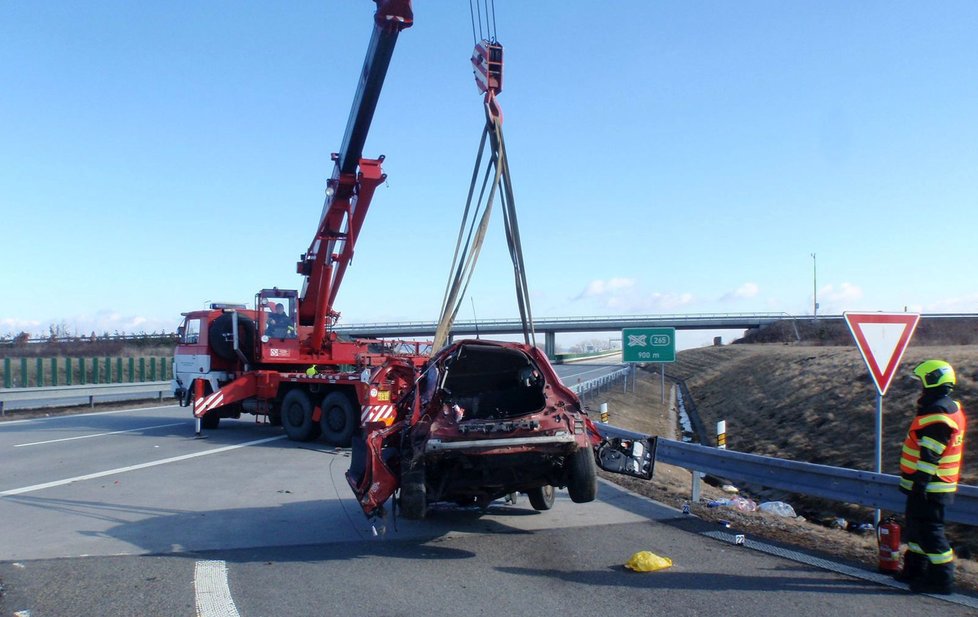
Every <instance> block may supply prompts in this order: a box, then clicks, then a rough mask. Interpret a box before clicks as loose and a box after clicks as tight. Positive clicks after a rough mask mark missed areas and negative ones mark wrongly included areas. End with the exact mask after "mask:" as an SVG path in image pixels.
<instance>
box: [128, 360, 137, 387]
mask: <svg viewBox="0 0 978 617" xmlns="http://www.w3.org/2000/svg"><path fill="white" fill-rule="evenodd" d="M134 381H136V359H135V358H133V357H132V356H129V383H132V382H134Z"/></svg>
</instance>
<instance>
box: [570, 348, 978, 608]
mask: <svg viewBox="0 0 978 617" xmlns="http://www.w3.org/2000/svg"><path fill="white" fill-rule="evenodd" d="M930 357H942V358H945V359H947V360H948V361H949V362H951V363H952V364H953V365H954V366H956V367H958V378H959V388H958V393H957V395H958V398H960V399H961V401H962V403H963V404H964V406H965V409H966V410H968V409H976V408H978V406H976V404H975V403H976V401H975V399H976V398H978V397H976V392H978V391H976V377H978V375H976V373H975V372H974V370H971V369H966V368H964V367H975V366H978V346H966V347H965V346H962V347H943V348H928V347H912V346H911V347H910V348H909V349H908V350H907V353H906V354H905V356H904V362H903V364H902V365H901V367H900V369H899V372H898V374H897V377H896V378H894V382H893V383H892V384H891V386H890V389H889V391H888V393H887V395H886V396H885V397H884V399H883V416H884V419H883V428H884V431H883V434H884V437H883V471H884V472H886V473H896V470H897V467H898V463H897V460H898V453H899V449H900V445H901V444H902V441H903V437H904V435H905V432H906V427H907V425H908V424H909V422H910V419H911V417H912V414H913V408H914V402H915V400H916V397H917V394H918V389H919V386H918V385H917V384H918V382H916V380H915V379H913V378H912V377H907V375H909V374H910V370H911V368H912V367H913V366H914V365H915V364H916V363H918V362H920V361H922V360H924V359H926V358H930ZM667 373H668V374H669V376H677V377H680V378H684V379H686V382H687V384H688V387H689V389H690V392H691V393H692V396H693V398H694V400H695V403H696V406H697V408H698V411H699V413H700V415H701V416H702V418H703V422H704V424H705V425H706V427H707V428H708V430H713V428H714V427H715V426H716V421H717V420H721V419H723V420H726V422H727V433H728V435H727V444H728V447H729V448H730V449H734V450H741V451H745V452H754V453H757V454H764V455H769V456H779V457H781V458H788V459H793V460H800V461H808V462H817V463H822V464H828V465H834V466H841V467H850V468H856V469H866V470H872V469H873V468H874V466H875V463H874V422H875V421H874V415H875V410H876V389H875V387H874V386H873V385H872V381H871V380H870V377H869V374H868V372H867V371H866V368H865V365H864V364H863V361H862V358H861V357H860V356H859V352H858V351H857V350H856V349H855V348H854V347H830V346H821V347H802V346H786V345H783V344H774V345H732V346H724V347H708V348H700V349H694V350H687V351H683V352H680V353H679V354H678V358H677V362H676V363H675V364H672V365H669V366H668V367H667ZM639 375H640V377H639V381H638V384H637V387H636V391H635V393H634V394H632V393H631V387H629V393H627V394H624V393H622V392H621V391H620V390H618V391H612V392H608V393H606V395H604V396H595V397H593V398H592V399H590V400H589V401H588V404H589V405H590V406H591V408H592V409H596V408H597V406H598V404H599V403H600V402H607V403H608V406H609V411H610V413H611V418H610V423H611V424H613V425H616V426H621V427H623V428H629V429H631V430H636V431H642V432H648V433H651V434H657V435H662V436H666V437H670V438H674V437H673V436H674V435H675V431H676V423H675V420H674V418H673V416H674V414H671V413H670V410H669V405H668V403H666V404H663V403H662V402H661V399H660V381H659V377H658V375H653V374H650V373H648V372H641V371H640V373H639ZM666 385H667V388H668V386H669V381H668V380H667V381H666ZM714 437H715V436H713V435H710V438H711V439H712V438H714ZM966 457H967V458H966V461H965V470H964V471H965V481H966V483H968V484H978V482H976V481H975V480H976V468H978V438H972V439H970V440H969V441H968V451H967V453H966ZM608 478H609V479H611V480H613V481H616V482H620V483H622V484H624V485H626V486H628V487H629V488H631V489H632V490H635V491H636V492H640V493H642V494H645V495H648V496H650V497H652V498H653V499H656V500H658V501H661V502H663V503H667V504H669V505H672V506H675V507H681V506H682V505H683V503H684V502H685V501H687V500H688V499H689V494H690V482H691V477H690V474H689V472H688V471H686V470H683V469H679V468H675V467H672V466H669V465H662V464H659V465H657V466H656V474H655V477H654V478H653V480H652V481H651V482H648V483H644V482H636V481H631V480H629V479H623V480H619V479H618V477H614V476H608ZM703 496H704V499H713V498H717V497H722V496H725V495H723V493H722V492H721V491H720V490H719V489H717V488H714V487H710V486H704V487H703ZM775 498H779V499H783V500H784V501H788V502H789V503H791V504H792V505H793V506H795V508H796V510H799V511H802V512H804V513H805V515H806V517H807V518H808V519H810V520H809V521H802V520H795V519H784V518H780V517H776V516H773V515H767V514H762V513H749V514H743V513H739V512H737V511H734V510H731V509H730V508H708V507H706V506H705V504H703V503H701V504H692V506H691V507H692V511H693V513H694V514H695V515H697V516H700V517H701V518H704V519H707V520H720V519H726V520H728V521H731V522H732V523H733V525H734V527H735V528H737V529H740V530H742V531H744V532H745V533H747V534H749V535H753V536H756V537H762V538H766V539H769V540H774V541H778V542H783V543H785V544H790V545H795V546H798V547H802V548H807V549H813V548H817V549H818V550H820V551H822V552H825V553H827V554H829V555H833V556H835V557H837V558H841V559H845V560H848V561H853V562H860V563H863V564H865V565H866V566H867V567H870V568H873V567H875V565H876V559H877V549H876V542H875V537H874V536H873V535H872V534H869V535H867V536H860V535H857V534H854V533H849V532H846V531H842V530H839V529H831V528H828V527H825V526H823V525H820V524H817V523H816V522H812V521H819V520H823V519H834V518H836V517H844V518H847V519H850V520H856V521H862V520H869V517H870V516H871V513H870V512H869V511H868V510H866V509H864V508H856V507H846V506H845V505H843V504H832V503H829V502H824V501H818V500H807V499H804V498H801V497H800V496H794V497H790V496H784V495H781V496H776V495H767V496H765V497H763V498H762V497H759V496H755V501H764V500H768V499H775ZM948 536H949V539H951V541H952V543H955V544H956V545H957V546H958V547H959V548H960V547H962V546H964V547H966V550H967V549H968V548H970V550H971V552H972V554H974V553H975V552H978V551H976V550H975V549H976V548H978V529H975V528H973V527H964V526H952V527H951V528H950V529H949V531H948ZM958 565H959V568H958V582H959V585H960V586H961V587H962V588H965V589H971V590H978V562H975V561H973V560H967V559H960V560H959V564H958Z"/></svg>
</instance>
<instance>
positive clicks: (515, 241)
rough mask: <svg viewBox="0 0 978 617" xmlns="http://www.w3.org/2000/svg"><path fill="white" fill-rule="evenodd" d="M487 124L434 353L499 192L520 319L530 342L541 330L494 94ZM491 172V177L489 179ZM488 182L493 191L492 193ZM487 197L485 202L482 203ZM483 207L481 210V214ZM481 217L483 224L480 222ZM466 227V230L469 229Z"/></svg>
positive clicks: (464, 285)
mask: <svg viewBox="0 0 978 617" xmlns="http://www.w3.org/2000/svg"><path fill="white" fill-rule="evenodd" d="M485 107H486V125H485V128H484V129H483V131H482V139H481V140H480V142H479V152H478V155H477V157H476V162H475V167H474V168H473V170H472V180H471V182H470V184H469V192H468V198H467V199H466V202H465V210H464V212H463V214H462V223H461V225H460V226H459V231H458V238H457V240H456V244H455V253H454V255H453V257H452V265H451V270H450V274H449V280H448V284H447V285H446V288H445V296H444V298H443V301H442V310H441V317H440V318H439V320H438V327H437V329H436V331H435V338H434V341H433V343H432V348H431V349H432V353H435V352H437V351H438V350H440V349H441V348H442V347H444V346H445V345H446V344H447V343H448V336H449V334H450V333H451V329H452V325H453V324H454V322H455V317H456V315H457V314H458V309H459V307H460V306H461V304H462V299H463V298H464V297H465V291H466V290H467V289H468V286H469V282H470V281H471V280H472V274H473V272H474V270H475V264H476V262H477V261H478V259H479V253H480V251H481V250H482V244H483V242H484V240H485V236H486V230H487V229H488V226H489V219H490V217H491V215H492V207H493V203H494V201H495V198H496V195H497V193H498V195H499V200H500V202H501V204H502V209H503V223H504V227H505V231H506V243H507V245H508V247H509V254H510V258H511V259H512V262H513V275H514V277H515V279H516V301H517V304H518V305H519V309H520V321H521V324H522V327H523V340H524V342H525V343H526V344H528V345H536V334H535V332H534V330H533V316H532V312H531V310H530V297H529V288H528V286H527V283H526V269H525V266H524V263H523V248H522V244H521V241H520V231H519V222H518V220H517V217H516V200H515V199H514V197H513V185H512V182H511V180H510V176H509V161H508V159H507V157H506V145H505V140H504V139H503V131H502V118H501V116H500V114H499V112H498V107H497V105H496V102H495V99H494V97H493V96H492V95H491V94H490V95H488V96H487V97H486V105H485ZM487 140H488V142H489V160H488V162H487V164H486V169H485V172H484V173H483V174H481V175H482V183H481V188H480V189H479V196H478V199H477V200H476V201H475V206H474V208H473V197H474V195H475V189H476V185H477V184H478V182H479V176H480V173H479V172H480V169H481V167H482V160H483V157H484V153H485V149H486V141H487ZM490 176H491V177H492V182H491V183H490V181H489V179H490ZM487 188H488V195H487ZM483 199H485V203H484V205H483ZM480 211H481V215H480ZM477 222H478V224H477ZM466 229H467V231H466Z"/></svg>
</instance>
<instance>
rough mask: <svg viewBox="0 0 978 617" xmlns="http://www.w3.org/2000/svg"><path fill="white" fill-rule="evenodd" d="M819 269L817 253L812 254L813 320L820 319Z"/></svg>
mask: <svg viewBox="0 0 978 617" xmlns="http://www.w3.org/2000/svg"><path fill="white" fill-rule="evenodd" d="M817 275H818V267H817V262H816V261H815V253H812V319H813V320H817V319H818V280H817Z"/></svg>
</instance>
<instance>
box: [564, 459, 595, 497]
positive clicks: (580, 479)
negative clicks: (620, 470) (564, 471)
mask: <svg viewBox="0 0 978 617" xmlns="http://www.w3.org/2000/svg"><path fill="white" fill-rule="evenodd" d="M568 459H569V461H568V463H569V464H568V467H569V470H568V476H567V494H569V495H570V498H571V501H573V502H574V503H587V502H589V501H594V497H595V496H596V495H597V494H598V471H597V467H596V466H595V464H594V452H593V451H592V450H591V448H590V447H585V448H578V449H577V451H576V452H574V454H572V455H571V456H569V457H568Z"/></svg>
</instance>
